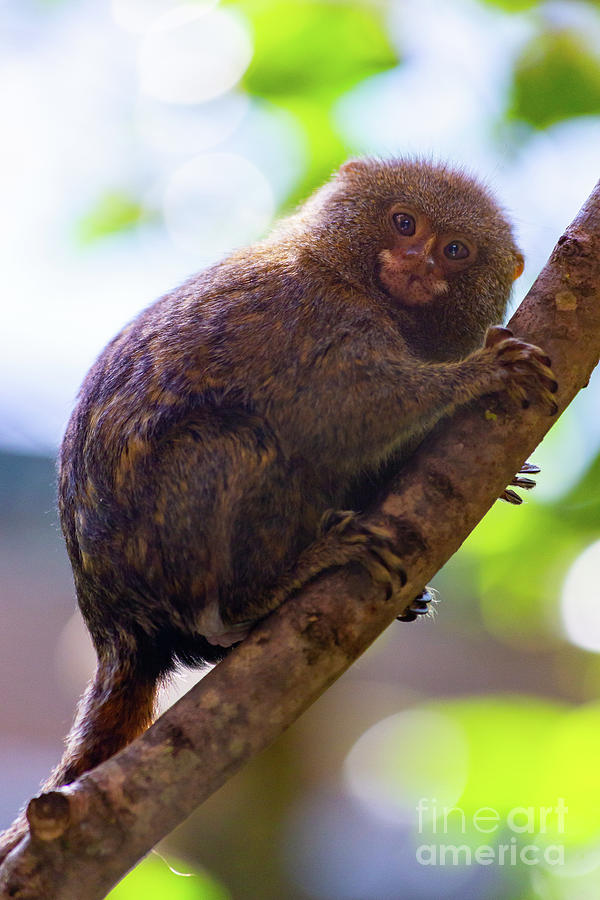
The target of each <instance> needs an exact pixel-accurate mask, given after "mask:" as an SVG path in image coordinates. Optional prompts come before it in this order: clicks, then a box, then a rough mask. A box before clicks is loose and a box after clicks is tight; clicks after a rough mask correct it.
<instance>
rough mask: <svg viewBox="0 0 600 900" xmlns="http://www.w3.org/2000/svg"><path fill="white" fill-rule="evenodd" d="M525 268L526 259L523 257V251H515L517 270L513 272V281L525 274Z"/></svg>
mask: <svg viewBox="0 0 600 900" xmlns="http://www.w3.org/2000/svg"><path fill="white" fill-rule="evenodd" d="M524 268H525V259H524V258H523V254H522V253H515V271H514V273H513V281H516V280H517V278H520V277H521V275H522V274H523V269H524Z"/></svg>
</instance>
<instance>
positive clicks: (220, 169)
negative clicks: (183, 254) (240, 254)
mask: <svg viewBox="0 0 600 900" xmlns="http://www.w3.org/2000/svg"><path fill="white" fill-rule="evenodd" d="M274 210H275V200H274V197H273V191H272V188H271V186H270V184H269V182H268V181H267V179H266V178H265V176H264V175H263V174H262V172H260V171H259V170H258V169H257V167H256V166H255V165H253V164H252V163H251V162H249V161H248V160H247V159H245V158H244V157H243V156H238V155H236V154H233V153H207V154H201V155H200V156H196V157H194V158H193V159H191V160H189V161H188V162H186V163H184V164H183V165H182V166H181V167H180V168H179V169H177V170H176V171H175V172H174V173H173V175H172V176H171V178H170V180H169V182H168V184H167V186H166V189H165V195H164V217H165V223H166V225H167V228H168V230H169V234H170V236H171V238H172V240H173V241H174V242H175V244H176V245H178V246H180V247H182V248H183V249H185V250H188V251H190V253H194V254H195V258H196V259H197V260H201V261H204V262H206V261H211V260H214V259H217V258H218V257H220V256H222V255H223V254H224V253H226V252H227V251H229V250H232V249H233V248H234V247H237V246H240V245H242V244H246V243H249V242H251V241H253V240H256V239H257V238H259V237H261V236H262V234H263V233H264V232H265V230H266V229H267V227H268V225H269V222H270V221H271V219H272V217H273V213H274Z"/></svg>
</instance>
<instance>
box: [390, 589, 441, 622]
mask: <svg viewBox="0 0 600 900" xmlns="http://www.w3.org/2000/svg"><path fill="white" fill-rule="evenodd" d="M438 602H439V597H438V592H437V591H436V590H435V588H432V587H425V588H423V590H422V591H421V593H420V594H419V595H418V597H415V599H414V600H413V602H412V603H411V604H410V606H407V607H406V609H405V610H404V612H403V613H402V615H401V616H396V619H397V621H398V622H414V621H415V619H418V618H420V617H421V616H427V615H429V616H431V615H433V613H434V607H433V606H432V605H431V604H432V603H438Z"/></svg>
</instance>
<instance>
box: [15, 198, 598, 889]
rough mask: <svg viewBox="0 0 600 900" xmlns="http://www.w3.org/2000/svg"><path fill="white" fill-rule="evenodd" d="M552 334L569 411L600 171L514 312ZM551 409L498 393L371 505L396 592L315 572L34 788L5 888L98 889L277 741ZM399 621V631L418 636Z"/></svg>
mask: <svg viewBox="0 0 600 900" xmlns="http://www.w3.org/2000/svg"><path fill="white" fill-rule="evenodd" d="M509 327H510V328H512V330H513V331H514V332H515V334H517V335H519V336H522V337H525V338H527V339H528V340H530V341H532V342H533V343H536V344H539V345H540V346H542V347H543V348H544V349H545V350H546V351H547V352H548V353H549V355H550V356H551V358H552V363H553V368H554V371H555V374H556V376H557V378H558V380H559V385H560V387H559V392H558V394H557V398H556V399H557V402H558V405H559V411H560V412H562V411H563V410H564V408H565V407H566V406H567V404H568V403H570V401H571V400H572V399H573V397H574V396H575V395H576V394H577V392H578V391H579V390H580V389H581V388H583V387H584V386H585V385H586V384H587V381H588V379H589V377H590V374H591V372H592V370H593V368H594V366H595V365H596V363H597V362H598V358H599V356H600V184H599V185H598V186H597V187H596V189H595V191H594V192H593V194H592V195H591V197H590V198H589V200H588V202H587V203H586V205H585V206H584V207H583V209H582V210H581V212H580V213H579V215H578V216H577V218H576V220H575V221H574V222H573V224H572V225H571V226H570V227H569V228H568V229H567V231H566V232H565V234H564V235H563V236H562V237H561V238H560V240H559V242H558V244H557V246H556V248H555V250H554V252H553V253H552V256H551V258H550V260H549V262H548V264H547V265H546V267H545V268H544V270H543V271H542V273H541V275H540V277H539V278H538V280H537V281H536V283H535V284H534V286H533V288H532V289H531V291H530V292H529V294H528V296H527V298H526V299H525V301H524V302H523V304H522V305H521V306H520V308H519V309H518V311H517V313H516V314H515V316H514V317H513V319H512V321H511V323H510V326H509ZM554 421H555V419H553V418H550V417H549V416H548V414H547V411H545V410H544V409H543V408H542V407H541V405H538V404H535V405H534V406H533V407H531V408H530V409H528V410H516V409H515V408H514V406H508V405H506V404H502V403H501V402H499V401H497V400H494V399H493V398H488V399H487V401H485V400H484V401H483V402H481V403H478V404H474V405H472V406H470V407H469V408H468V409H464V410H462V411H461V412H460V413H458V414H457V415H455V416H454V417H453V418H452V419H450V420H447V421H446V422H445V423H444V424H443V426H442V427H440V428H438V430H437V431H436V433H435V434H434V435H432V436H431V437H430V438H428V439H427V441H426V442H425V444H424V445H423V446H422V447H421V448H420V449H419V451H418V452H417V454H416V455H415V456H414V458H413V459H412V460H411V462H410V464H409V465H408V466H406V467H405V468H403V470H402V472H401V475H400V476H398V477H397V478H396V479H395V480H393V481H392V483H391V484H390V487H389V492H388V493H387V495H386V496H385V497H384V498H383V500H382V502H381V503H380V504H379V505H378V507H377V508H376V509H375V510H374V512H373V516H374V518H375V519H376V520H380V519H381V517H382V516H385V517H386V520H387V521H388V523H389V522H391V523H392V524H393V526H394V528H395V532H396V546H397V552H398V553H399V554H401V555H402V556H403V558H404V560H405V562H406V570H407V573H408V582H407V584H406V585H405V586H404V588H403V589H402V591H400V592H399V593H398V594H396V595H395V596H394V598H393V600H389V599H386V597H385V596H384V592H383V590H382V589H381V588H378V587H376V586H374V585H373V584H372V583H371V582H370V580H369V578H368V577H367V576H366V575H365V574H364V573H363V572H362V571H361V570H352V569H351V568H348V569H344V570H340V571H337V572H334V573H331V574H328V575H327V576H325V577H322V578H320V579H318V580H317V581H316V582H314V583H313V584H312V585H310V586H309V587H308V588H307V589H306V590H304V591H302V593H301V594H299V595H298V596H297V597H296V598H294V599H293V600H291V601H290V602H288V603H287V604H285V605H284V606H283V607H282V608H280V609H279V610H277V611H276V612H275V613H274V614H273V615H271V616H269V618H268V619H266V620H265V621H264V622H262V623H261V624H260V625H259V626H258V627H257V628H256V629H254V631H253V632H252V633H251V635H250V636H249V638H248V639H247V640H246V641H245V642H244V643H243V644H242V645H241V646H240V647H239V648H238V649H237V650H236V651H235V652H234V653H232V654H231V655H230V656H229V657H228V658H227V659H226V660H225V661H224V662H223V663H221V664H220V665H219V666H217V667H216V668H215V669H214V670H213V671H212V672H211V673H210V674H209V675H207V677H206V678H204V679H203V680H202V681H201V682H200V683H199V684H198V685H197V686H196V687H195V688H194V689H193V690H192V691H190V692H189V694H187V695H186V696H185V697H184V698H182V699H181V700H180V701H179V702H178V703H177V704H176V705H175V706H173V707H172V708H171V709H170V710H169V711H168V712H167V713H165V715H163V716H162V718H161V719H159V721H158V722H157V723H156V724H155V725H154V726H153V727H152V728H150V729H149V731H147V732H146V733H145V734H144V735H142V737H141V738H139V739H138V740H136V741H135V742H134V743H133V744H132V745H131V746H129V747H128V748H126V749H125V750H124V751H122V752H121V753H120V754H118V755H117V756H116V757H114V758H113V759H110V760H108V762H106V763H104V764H103V765H101V766H99V767H98V768H97V769H95V770H94V771H92V772H90V773H88V774H86V775H84V776H83V777H82V778H80V779H79V780H78V781H77V782H75V783H74V784H72V785H69V786H68V787H65V788H62V789H61V790H59V791H54V792H52V793H50V794H47V795H45V796H44V797H41V798H38V799H34V800H33V801H31V803H30V805H29V808H28V818H29V823H30V831H31V834H30V836H29V837H27V838H25V839H24V840H23V841H22V842H21V844H20V845H19V846H18V847H16V848H15V849H14V850H13V852H12V853H11V854H10V855H9V856H8V857H7V859H6V861H5V863H4V865H3V866H2V868H1V869H0V898H3V900H4V898H9V897H10V898H13V900H15V898H20V900H24V898H41V897H43V898H45V900H97V898H102V897H104V896H105V895H106V893H107V892H108V891H109V890H110V888H111V887H112V886H113V885H114V884H115V883H116V882H117V881H118V880H119V879H120V878H122V877H123V875H124V874H125V873H126V872H127V871H128V870H129V869H130V868H131V867H132V866H133V865H134V864H135V863H136V862H137V861H138V860H139V859H140V858H141V857H142V856H143V855H144V854H145V853H147V852H148V851H149V849H150V848H151V847H152V846H153V845H154V844H155V843H156V842H157V841H159V840H160V839H161V838H162V837H164V836H165V835H166V834H168V832H169V831H171V830H172V829H173V828H174V827H175V826H176V825H177V824H179V823H180V822H181V821H182V820H183V819H185V818H186V816H188V815H189V814H190V813H191V812H192V811H193V809H194V808H195V807H196V806H197V805H198V804H200V803H202V801H203V800H205V799H206V798H207V797H209V796H210V795H211V794H212V793H213V792H214V791H215V790H216V789H217V788H218V787H220V785H222V784H223V782H225V781H226V780H227V779H228V778H229V776H230V775H232V774H233V773H234V772H236V771H237V770H238V769H239V768H240V767H241V766H242V765H243V764H244V762H246V760H248V759H249V758H250V757H252V756H253V755H254V754H256V753H258V752H259V751H260V750H262V749H263V748H264V747H266V746H267V745H268V744H270V743H271V742H272V741H273V740H274V739H275V738H276V737H278V735H280V734H281V733H282V731H284V729H285V728H286V727H287V726H288V725H290V724H291V723H292V722H293V721H294V720H295V719H296V718H297V717H298V716H299V715H300V714H301V713H302V711H303V710H304V709H306V707H307V706H309V705H310V704H311V703H312V702H313V701H314V700H316V699H317V697H318V696H319V695H320V694H321V693H322V692H323V691H324V690H325V689H326V688H327V687H328V686H329V685H330V684H331V683H332V682H333V681H335V679H336V678H338V677H339V676H340V675H341V674H342V673H343V672H344V671H345V670H346V669H347V668H348V667H349V666H350V665H351V663H352V662H353V661H354V660H355V659H356V658H357V657H358V656H359V655H360V654H361V653H362V652H363V651H364V650H365V649H366V648H367V647H368V646H369V645H370V644H371V642H372V641H373V640H374V639H375V638H376V637H377V636H378V635H379V634H380V632H381V631H383V629H384V628H386V627H387V625H389V624H390V622H392V621H393V619H394V618H395V617H396V615H398V613H400V612H402V611H403V609H404V608H405V607H406V605H407V604H408V603H409V602H410V601H411V600H412V598H413V597H415V596H416V595H417V594H418V593H419V591H420V590H421V589H422V587H423V586H424V584H425V583H426V582H427V581H428V580H429V579H430V578H431V577H432V576H433V575H434V574H435V573H436V572H437V571H438V569H439V568H440V567H441V566H442V565H443V564H444V563H445V562H446V560H447V559H448V558H449V557H450V556H451V555H452V554H453V553H454V552H455V551H456V550H457V549H458V547H459V546H460V544H461V543H462V541H463V540H464V539H465V538H466V537H467V535H468V534H469V532H470V531H471V530H472V529H473V528H474V527H475V525H476V524H477V523H478V522H479V520H480V519H481V518H482V517H483V516H484V515H485V513H486V511H487V510H488V509H489V507H490V506H491V505H492V503H493V502H494V500H495V498H496V497H497V496H498V495H499V494H500V493H501V491H502V489H503V488H504V487H505V485H506V484H507V483H508V482H510V480H511V478H512V476H513V475H514V473H515V472H516V471H517V470H518V469H519V467H520V466H521V464H522V463H523V461H524V460H525V459H526V458H527V457H528V455H529V454H530V453H531V451H532V450H533V449H534V448H535V447H536V446H537V444H538V443H539V442H540V440H541V439H542V437H543V436H544V434H545V433H546V431H547V430H548V429H549V428H550V426H551V425H552V423H553V422H554ZM400 627H401V626H398V628H399V632H398V636H397V640H398V641H399V642H400V641H402V640H410V639H411V630H410V628H406V627H402V629H401V631H400Z"/></svg>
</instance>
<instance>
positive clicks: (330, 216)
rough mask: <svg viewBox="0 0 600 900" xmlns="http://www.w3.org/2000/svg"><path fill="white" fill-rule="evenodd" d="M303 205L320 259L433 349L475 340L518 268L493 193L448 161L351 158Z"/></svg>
mask: <svg viewBox="0 0 600 900" xmlns="http://www.w3.org/2000/svg"><path fill="white" fill-rule="evenodd" d="M307 210H308V212H309V218H310V220H311V222H312V224H313V225H314V223H315V220H316V222H317V235H316V236H317V240H318V241H319V245H320V247H321V248H322V251H323V258H324V260H326V261H327V263H328V264H329V265H331V264H332V263H333V264H335V265H336V266H337V268H338V270H339V274H340V276H341V277H343V278H345V279H346V280H350V281H353V282H354V283H359V284H360V285H361V286H366V287H367V288H368V290H369V292H370V294H372V295H373V294H375V295H377V294H378V295H379V296H380V297H381V298H382V301H383V302H387V303H388V305H390V306H391V307H393V308H395V309H396V310H397V312H398V313H399V315H400V318H401V319H402V321H403V322H404V323H405V327H406V328H407V329H410V330H411V339H412V340H413V341H414V343H415V345H416V346H418V347H421V348H422V349H424V352H426V355H427V356H430V357H432V356H437V357H438V358H449V357H453V356H455V357H457V356H460V355H464V354H466V353H468V352H470V351H471V350H472V349H473V348H474V347H476V346H478V345H479V344H480V343H481V341H482V339H483V335H484V333H485V330H486V328H487V327H488V326H489V325H491V324H494V323H497V322H499V321H500V320H501V319H502V316H503V314H504V312H505V309H506V305H507V302H508V299H509V295H510V290H511V286H512V283H513V281H514V279H515V278H517V277H518V276H519V275H520V274H521V272H522V271H523V256H522V254H521V253H520V252H519V250H518V248H517V246H516V244H515V241H514V237H513V234H512V230H511V227H510V224H509V222H508V221H507V219H506V217H505V215H504V213H503V211H502V210H501V208H500V207H499V206H498V204H497V203H496V201H495V200H494V198H493V197H492V195H491V194H490V192H489V191H488V190H487V189H486V188H485V187H484V186H483V185H481V184H480V183H479V182H477V181H476V180H475V179H474V178H472V177H470V176H469V175H467V174H465V173H464V172H462V171H460V170H453V169H451V168H449V167H447V166H445V165H440V164H433V163H430V162H425V161H423V160H418V159H416V160H411V159H391V160H384V161H381V160H375V159H370V158H365V159H358V160H351V161H350V162H347V163H345V164H344V165H343V166H342V167H341V169H340V170H339V172H338V173H337V175H336V176H335V178H334V179H333V180H332V181H331V182H330V183H329V184H328V185H325V187H323V188H321V189H320V190H319V191H317V193H316V194H315V195H314V196H313V198H312V199H311V200H310V201H309V203H308V204H307Z"/></svg>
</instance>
